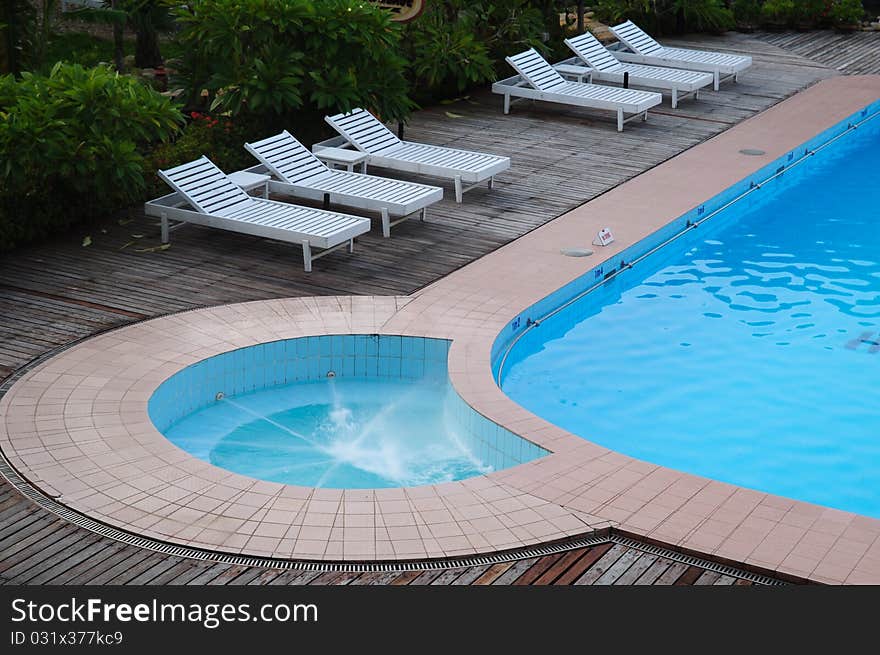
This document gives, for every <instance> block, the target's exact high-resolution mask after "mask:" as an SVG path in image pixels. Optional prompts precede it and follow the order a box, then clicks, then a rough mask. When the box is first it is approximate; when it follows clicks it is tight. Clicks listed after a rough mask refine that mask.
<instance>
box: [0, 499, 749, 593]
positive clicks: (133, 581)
mask: <svg viewBox="0 0 880 655" xmlns="http://www.w3.org/2000/svg"><path fill="white" fill-rule="evenodd" d="M35 510H36V511H35ZM0 521H2V524H3V530H2V531H0V584H4V585H42V584H51V585H71V584H80V585H106V584H121V585H349V584H350V585H376V584H380V585H416V586H418V585H481V586H482V585H569V584H576V585H621V584H654V585H715V584H717V585H732V584H752V582H751V581H750V580H749V579H747V577H748V576H742V575H741V573H737V574H721V573H718V572H716V571H711V570H707V569H705V568H702V567H699V566H688V565H687V564H682V563H679V562H676V561H674V560H672V559H670V558H667V557H663V556H660V555H657V554H654V553H650V552H646V551H645V550H642V549H640V548H634V547H630V546H626V545H622V544H619V543H617V544H615V543H611V542H610V541H609V542H608V543H601V544H598V545H595V546H589V547H580V548H574V549H571V550H567V551H563V552H560V553H554V554H550V555H545V556H542V557H534V556H533V557H526V558H524V559H520V560H514V561H510V562H500V563H497V564H480V565H475V566H467V567H457V568H446V569H430V570H421V571H403V572H400V571H369V572H344V571H331V572H316V571H295V570H281V569H273V568H269V567H256V566H243V565H233V564H226V563H218V562H210V561H203V560H193V559H186V558H182V557H177V556H171V555H165V554H161V553H157V552H153V551H150V550H145V549H142V548H138V547H135V546H129V545H125V544H122V543H120V542H118V541H114V540H112V539H108V538H105V537H101V536H99V535H97V534H95V533H92V532H89V531H87V530H84V529H82V528H78V527H76V526H74V525H72V524H70V523H67V522H66V521H64V520H62V519H60V518H58V517H56V516H54V515H53V514H50V513H48V512H44V511H42V510H39V509H37V508H36V507H35V506H34V505H33V504H32V503H31V502H30V501H28V500H27V499H26V498H24V497H23V496H21V495H20V494H18V492H17V491H15V490H14V489H12V488H11V487H9V486H8V485H7V486H6V487H5V488H4V489H3V490H2V491H0Z"/></svg>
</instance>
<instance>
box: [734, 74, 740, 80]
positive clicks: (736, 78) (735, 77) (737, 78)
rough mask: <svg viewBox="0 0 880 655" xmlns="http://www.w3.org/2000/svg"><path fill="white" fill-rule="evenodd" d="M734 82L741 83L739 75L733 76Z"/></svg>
mask: <svg viewBox="0 0 880 655" xmlns="http://www.w3.org/2000/svg"><path fill="white" fill-rule="evenodd" d="M733 81H734V82H739V73H734V74H733Z"/></svg>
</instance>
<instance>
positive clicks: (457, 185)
mask: <svg viewBox="0 0 880 655" xmlns="http://www.w3.org/2000/svg"><path fill="white" fill-rule="evenodd" d="M463 194H464V191H463V190H462V188H461V175H456V176H455V202H458V203H460V202H461V198H462V195H463Z"/></svg>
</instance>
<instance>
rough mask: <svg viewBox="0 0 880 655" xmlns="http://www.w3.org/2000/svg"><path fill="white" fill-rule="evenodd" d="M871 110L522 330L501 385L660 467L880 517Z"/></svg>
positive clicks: (876, 146)
mask: <svg viewBox="0 0 880 655" xmlns="http://www.w3.org/2000/svg"><path fill="white" fill-rule="evenodd" d="M878 171H880V119H874V120H872V121H870V122H869V123H866V124H865V125H863V126H862V127H860V128H859V129H858V130H856V131H855V132H852V133H850V134H848V135H846V136H845V137H843V138H841V139H840V140H839V141H837V142H836V143H834V144H833V145H831V146H829V147H828V148H825V149H824V150H821V151H820V152H818V153H817V154H816V155H815V156H813V157H811V158H810V159H809V160H808V161H806V162H805V163H804V164H802V165H800V166H798V167H797V168H794V169H792V170H790V171H787V172H786V173H785V174H784V175H783V176H782V177H781V178H778V179H777V180H776V181H773V182H769V183H768V184H766V185H764V186H763V187H762V188H761V189H760V190H758V191H756V192H755V193H753V194H751V195H750V196H748V197H747V198H746V199H744V200H742V201H740V202H739V203H737V204H735V205H733V206H732V207H731V208H729V209H726V210H724V211H723V212H722V213H721V214H719V215H717V216H715V217H713V218H711V219H710V220H709V221H707V222H706V223H705V224H703V225H702V226H700V227H699V228H697V229H694V230H690V231H689V232H688V234H687V235H686V236H684V237H682V238H681V239H679V240H678V241H676V242H674V243H672V244H671V245H669V246H667V247H665V248H663V249H662V250H661V251H659V252H658V253H657V254H655V255H652V256H650V257H649V258H648V259H646V260H644V261H643V262H641V263H639V264H637V265H635V266H634V267H633V268H632V269H631V270H629V271H626V272H625V273H623V274H622V275H620V276H618V277H617V278H615V279H613V280H612V281H609V282H608V283H607V284H605V285H604V286H602V287H601V288H600V289H598V290H597V291H595V292H593V293H590V294H588V295H586V296H584V297H583V298H582V299H580V300H578V301H576V302H575V303H574V304H572V305H571V306H569V307H567V308H565V309H563V310H562V311H560V312H559V313H558V314H556V315H554V316H553V317H551V318H549V319H547V320H546V321H545V322H543V323H542V324H541V325H540V327H538V328H535V329H533V330H531V331H530V332H528V333H527V334H526V336H524V337H523V338H522V339H521V340H520V341H519V342H518V343H517V344H516V345H515V346H514V347H513V349H512V350H511V352H510V354H509V357H508V360H507V362H506V364H505V367H504V370H503V377H502V388H503V389H504V391H505V392H506V393H507V394H508V395H509V396H510V397H511V398H513V399H514V400H516V401H517V402H519V403H520V404H522V405H523V406H525V407H526V408H528V409H530V410H531V411H533V412H535V413H536V414H538V415H540V416H542V417H544V418H546V419H547V420H549V421H551V422H553V423H555V424H557V425H559V426H561V427H563V428H565V429H567V430H569V431H571V432H573V433H575V434H578V435H580V436H582V437H584V438H586V439H589V440H591V441H593V442H595V443H598V444H601V445H603V446H606V447H608V448H611V449H613V450H616V451H619V452H622V453H625V454H627V455H630V456H633V457H637V458H640V459H643V460H647V461H650V462H653V463H656V464H661V465H664V466H668V467H672V468H675V469H678V470H682V471H687V472H690V473H693V474H697V475H703V476H707V477H709V478H713V479H716V480H722V481H726V482H730V483H734V484H737V485H742V486H745V487H750V488H753V489H757V490H760V491H764V492H769V493H774V494H780V495H783V496H787V497H790V498H795V499H798V500H803V501H808V502H813V503H819V504H822V505H826V506H830V507H835V508H838V509H843V510H847V511H852V512H856V513H859V514H864V515H868V516H872V517H877V518H880V184H878V181H880V180H878Z"/></svg>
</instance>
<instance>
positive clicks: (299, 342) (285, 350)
mask: <svg viewBox="0 0 880 655" xmlns="http://www.w3.org/2000/svg"><path fill="white" fill-rule="evenodd" d="M529 336H531V335H529ZM450 345H451V342H450V341H448V340H445V339H426V338H422V337H401V336H394V335H391V336H386V335H328V336H319V337H301V338H298V339H288V340H284V341H274V342H270V343H265V344H260V345H257V346H252V347H249V348H240V349H238V350H233V351H230V352H227V353H223V354H221V355H217V356H215V357H211V358H209V359H205V360H203V361H201V362H197V363H196V364H193V365H192V366H189V367H187V368H185V369H183V370H182V371H180V372H178V373H177V374H175V375H173V376H171V377H170V378H168V379H167V380H165V382H163V383H162V384H161V385H160V386H159V388H158V389H156V391H155V392H154V393H153V396H152V397H151V398H150V401H149V405H148V410H149V414H150V418H151V420H152V421H153V423H154V424H155V425H156V427H157V428H158V429H159V430H160V431H164V430H167V429H168V427H170V426H171V425H172V424H173V423H175V422H176V421H178V420H180V419H181V418H183V417H184V416H187V415H189V414H191V413H192V412H195V411H197V410H200V409H202V408H204V407H207V406H208V405H210V404H212V403H214V402H216V395H217V393H218V392H222V393H223V394H224V395H225V396H235V395H238V394H242V393H252V392H254V391H261V390H263V389H267V388H270V387H273V386H277V385H283V384H293V383H296V382H309V381H317V380H322V379H325V378H326V377H327V373H328V372H329V371H333V372H334V373H335V374H336V376H337V377H343V378H344V377H360V378H376V377H378V378H385V379H404V380H427V381H434V382H437V383H438V384H445V388H446V392H445V399H444V401H443V402H444V403H445V416H446V420H447V422H448V424H449V425H450V426H451V428H452V431H453V432H454V434H455V437H456V438H457V439H458V440H459V441H460V442H461V444H462V446H464V447H465V448H467V449H468V450H469V451H470V452H471V453H472V454H473V456H474V457H475V458H477V459H479V460H480V462H481V463H482V465H483V467H484V468H485V469H486V472H489V471H490V470H499V469H503V468H507V467H509V466H515V465H516V464H521V463H523V462H527V461H530V460H533V459H537V458H539V457H543V456H544V455H547V454H549V453H548V451H546V450H544V449H543V448H541V447H540V446H538V445H536V444H533V443H531V442H529V441H526V440H525V439H523V438H522V437H520V436H518V435H516V434H514V433H512V432H510V431H509V430H506V429H505V428H502V427H501V426H499V425H498V424H496V423H494V422H492V421H490V420H489V419H487V418H485V417H484V416H482V415H481V414H478V413H477V412H476V411H474V410H473V409H472V408H471V407H470V406H469V405H468V404H467V403H465V402H464V400H462V399H461V397H460V396H459V395H458V393H457V392H456V391H455V389H454V387H453V386H452V384H451V383H450V382H449V377H448V371H447V365H446V363H447V358H448V355H449V347H450Z"/></svg>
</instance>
